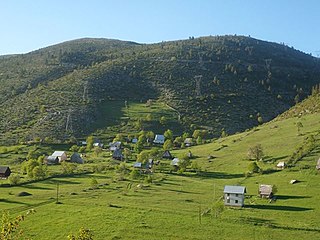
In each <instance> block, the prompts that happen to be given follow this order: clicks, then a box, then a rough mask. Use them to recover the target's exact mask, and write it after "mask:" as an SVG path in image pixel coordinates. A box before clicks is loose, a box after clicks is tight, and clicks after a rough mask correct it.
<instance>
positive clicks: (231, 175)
mask: <svg viewBox="0 0 320 240" xmlns="http://www.w3.org/2000/svg"><path fill="white" fill-rule="evenodd" d="M190 176H191V177H194V178H218V179H232V178H242V177H244V174H243V173H226V172H204V171H201V172H199V173H198V174H194V175H190Z"/></svg>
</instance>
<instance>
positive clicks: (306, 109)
mask: <svg viewBox="0 0 320 240" xmlns="http://www.w3.org/2000/svg"><path fill="white" fill-rule="evenodd" d="M319 86H320V85H319ZM319 90H320V89H319ZM319 112H320V91H318V90H317V91H315V92H313V94H312V95H310V96H309V97H307V98H306V99H304V100H303V101H302V102H300V103H298V104H296V105H295V106H293V107H292V108H290V109H289V110H288V111H286V112H284V113H282V114H281V115H280V116H278V117H277V118H276V119H275V120H276V121H277V120H282V119H287V118H292V117H303V116H305V115H309V114H313V113H319Z"/></svg>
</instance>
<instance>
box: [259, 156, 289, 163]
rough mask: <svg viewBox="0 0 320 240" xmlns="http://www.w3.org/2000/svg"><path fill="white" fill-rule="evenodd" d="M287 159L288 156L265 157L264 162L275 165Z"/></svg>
mask: <svg viewBox="0 0 320 240" xmlns="http://www.w3.org/2000/svg"><path fill="white" fill-rule="evenodd" d="M287 157H288V155H285V156H280V157H272V156H265V157H264V159H263V162H270V163H274V162H277V161H279V160H282V159H285V158H287Z"/></svg>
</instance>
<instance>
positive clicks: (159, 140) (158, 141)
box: [153, 134, 165, 144]
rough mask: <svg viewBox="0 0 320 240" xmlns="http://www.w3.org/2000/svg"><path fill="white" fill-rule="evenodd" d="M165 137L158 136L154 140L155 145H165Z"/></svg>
mask: <svg viewBox="0 0 320 240" xmlns="http://www.w3.org/2000/svg"><path fill="white" fill-rule="evenodd" d="M164 140H165V138H164V135H159V134H157V135H156V136H155V138H154V140H153V142H154V143H158V144H164Z"/></svg>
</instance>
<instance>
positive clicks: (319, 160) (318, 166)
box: [316, 158, 320, 170]
mask: <svg viewBox="0 0 320 240" xmlns="http://www.w3.org/2000/svg"><path fill="white" fill-rule="evenodd" d="M316 169H317V170H320V158H319V159H318V162H317V166H316Z"/></svg>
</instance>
